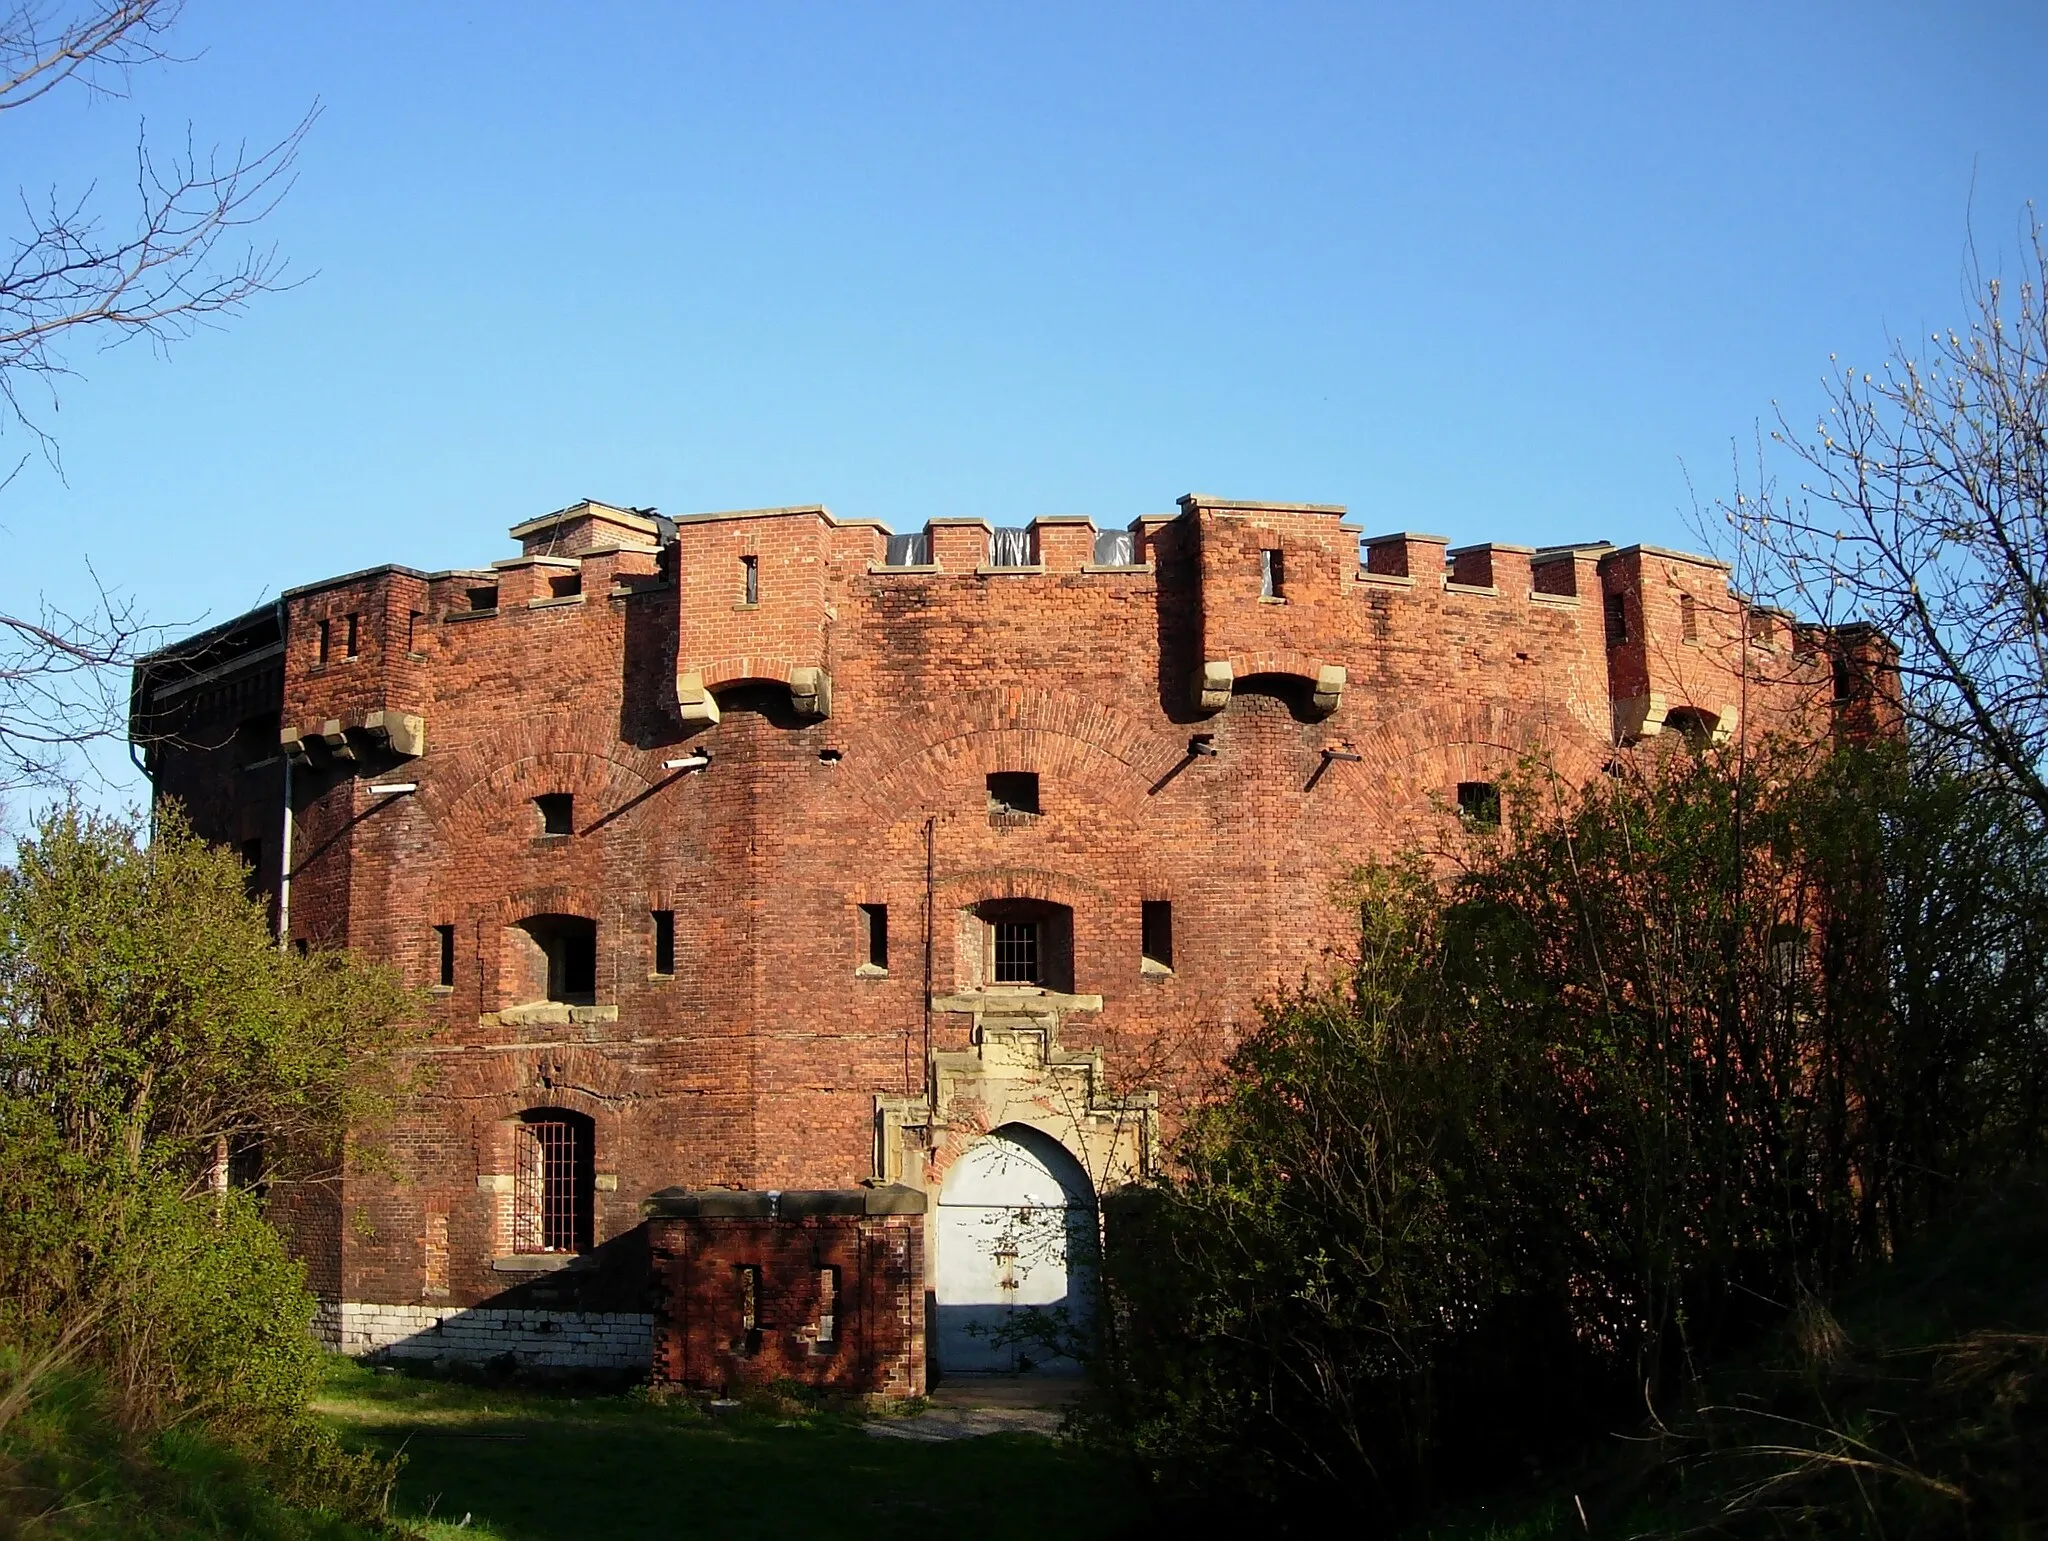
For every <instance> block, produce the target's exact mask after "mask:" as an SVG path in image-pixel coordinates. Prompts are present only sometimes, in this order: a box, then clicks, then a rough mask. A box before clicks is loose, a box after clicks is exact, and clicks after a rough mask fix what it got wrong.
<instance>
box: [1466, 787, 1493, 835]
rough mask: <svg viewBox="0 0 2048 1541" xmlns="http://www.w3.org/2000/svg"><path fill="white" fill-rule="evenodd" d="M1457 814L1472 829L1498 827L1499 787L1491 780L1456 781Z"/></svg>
mask: <svg viewBox="0 0 2048 1541" xmlns="http://www.w3.org/2000/svg"><path fill="white" fill-rule="evenodd" d="M1458 814H1459V817H1461V818H1463V819H1464V821H1465V822H1466V823H1467V824H1468V825H1470V826H1471V827H1472V828H1473V829H1499V828H1500V788H1499V787H1497V786H1495V785H1494V784H1493V783H1492V782H1491V781H1461V782H1459V783H1458Z"/></svg>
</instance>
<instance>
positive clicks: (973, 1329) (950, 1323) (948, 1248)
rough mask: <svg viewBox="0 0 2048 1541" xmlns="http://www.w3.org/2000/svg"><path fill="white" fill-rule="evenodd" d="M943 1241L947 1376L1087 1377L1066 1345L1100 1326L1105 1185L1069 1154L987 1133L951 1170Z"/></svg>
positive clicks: (940, 1289)
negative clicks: (1098, 1213)
mask: <svg viewBox="0 0 2048 1541" xmlns="http://www.w3.org/2000/svg"><path fill="white" fill-rule="evenodd" d="M934 1242H935V1247H936V1251H937V1254H938V1255H937V1259H936V1262H937V1267H936V1269H935V1278H936V1281H937V1282H936V1289H935V1292H934V1293H935V1295H936V1303H937V1306H938V1352H939V1369H940V1370H941V1372H945V1371H951V1372H953V1373H955V1374H960V1373H974V1372H982V1373H986V1372H990V1371H1009V1372H1016V1371H1027V1372H1038V1373H1047V1374H1068V1375H1071V1374H1074V1373H1076V1372H1077V1371H1078V1370H1079V1369H1080V1366H1079V1365H1078V1364H1077V1363H1076V1362H1075V1361H1074V1360H1073V1359H1072V1358H1071V1357H1069V1356H1067V1355H1065V1354H1063V1353H1061V1352H1059V1339H1060V1338H1061V1337H1063V1336H1070V1335H1071V1334H1074V1333H1077V1332H1082V1331H1085V1330H1086V1329H1087V1327H1088V1325H1089V1321H1090V1315H1091V1311H1092V1307H1093V1290H1092V1287H1091V1284H1092V1271H1093V1264H1094V1258H1095V1252H1096V1229H1095V1185H1094V1184H1093V1183H1092V1182H1090V1181H1089V1180H1088V1174H1087V1172H1086V1171H1085V1170H1083V1169H1082V1166H1081V1163H1080V1162H1078V1161H1076V1160H1075V1159H1074V1158H1073V1156H1072V1155H1071V1154H1069V1153H1068V1151H1067V1149H1066V1147H1065V1146H1063V1145H1061V1144H1060V1143H1059V1141H1057V1140H1055V1139H1053V1138H1052V1137H1051V1136H1050V1135H1045V1134H1041V1133H1039V1132H1038V1131H1037V1130H1036V1129H1029V1128H1026V1127H1025V1126H1023V1125H1021V1124H1005V1125H1004V1126H1003V1127H1002V1128H1000V1129H997V1130H995V1131H993V1132H992V1133H990V1134H987V1135H984V1136H983V1137H982V1138H981V1139H980V1140H978V1141H976V1142H975V1144H973V1145H972V1146H970V1147H969V1148H968V1150H967V1153H966V1154H965V1155H963V1156H962V1157H960V1159H959V1160H958V1161H955V1162H954V1163H953V1166H952V1169H951V1170H950V1171H948V1172H947V1173H946V1181H945V1185H944V1187H942V1188H941V1189H940V1190H939V1208H938V1225H937V1228H936V1235H935V1238H934Z"/></svg>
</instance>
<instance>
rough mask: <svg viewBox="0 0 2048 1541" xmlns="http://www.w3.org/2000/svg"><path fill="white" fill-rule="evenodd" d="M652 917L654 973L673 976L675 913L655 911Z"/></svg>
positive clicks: (674, 969) (672, 911)
mask: <svg viewBox="0 0 2048 1541" xmlns="http://www.w3.org/2000/svg"><path fill="white" fill-rule="evenodd" d="M652 913H653V915H654V972H655V973H657V974H673V973H674V972H675V971H676V912H675V911H674V910H655V911H653V912H652Z"/></svg>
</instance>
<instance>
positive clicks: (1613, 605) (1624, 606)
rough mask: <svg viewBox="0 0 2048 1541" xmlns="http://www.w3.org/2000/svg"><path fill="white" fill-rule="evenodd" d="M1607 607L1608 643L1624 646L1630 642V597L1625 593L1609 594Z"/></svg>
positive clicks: (1610, 645) (1612, 645) (1614, 645)
mask: <svg viewBox="0 0 2048 1541" xmlns="http://www.w3.org/2000/svg"><path fill="white" fill-rule="evenodd" d="M1606 608H1607V645H1608V646H1609V647H1622V646H1625V645H1626V644H1627V642H1628V597H1627V596H1626V595H1623V594H1609V595H1608V596H1607V599H1606Z"/></svg>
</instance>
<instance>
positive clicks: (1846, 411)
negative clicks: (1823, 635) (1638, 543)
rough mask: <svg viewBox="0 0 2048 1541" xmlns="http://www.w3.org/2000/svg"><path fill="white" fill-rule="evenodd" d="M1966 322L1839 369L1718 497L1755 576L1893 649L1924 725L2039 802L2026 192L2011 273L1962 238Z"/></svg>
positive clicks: (2040, 610)
mask: <svg viewBox="0 0 2048 1541" xmlns="http://www.w3.org/2000/svg"><path fill="white" fill-rule="evenodd" d="M1966 274H1967V278H1966V284H1965V293H1966V299H1967V302H1968V304H1967V309H1968V311H1969V316H1968V320H1967V322H1966V324H1965V326H1964V328H1963V329H1962V330H1961V331H1945V332H1936V333H1934V334H1933V335H1932V336H1931V337H1930V338H1929V339H1928V345H1927V348H1926V350H1925V353H1924V355H1923V354H1922V352H1921V350H1920V349H1919V348H1918V347H1917V346H1913V347H1909V346H1908V345H1906V344H1905V343H1904V342H1902V341H1895V342H1894V344H1893V347H1892V352H1891V356H1890V357H1889V359H1888V360H1887V361H1886V363H1885V365H1884V366H1883V368H1882V369H1880V370H1879V371H1877V372H1876V373H1867V372H1862V371H1858V370H1856V369H1854V368H1850V367H1845V366H1839V365H1838V367H1837V371H1836V373H1835V374H1834V377H1833V378H1832V379H1831V381H1830V382H1829V385H1828V392H1827V395H1828V405H1827V410H1826V411H1825V412H1824V413H1822V415H1821V417H1820V419H1819V421H1818V423H1817V424H1816V425H1815V427H1814V428H1813V429H1812V430H1811V431H1810V432H1800V431H1797V430H1795V429H1794V428H1793V427H1792V426H1791V424H1790V423H1789V422H1787V421H1786V420H1785V419H1784V418H1783V416H1782V414H1781V416H1780V419H1779V425H1778V429H1777V431H1776V432H1775V433H1773V435H1772V438H1773V440H1774V441H1775V442H1776V443H1778V444H1780V445H1782V446H1784V447H1785V448H1787V449H1789V450H1790V451H1791V453H1792V454H1793V456H1794V457H1795V458H1796V460H1797V461H1798V462H1799V464H1800V466H1801V474H1802V475H1803V476H1806V477H1808V478H1809V479H1808V480H1805V481H1802V482H1801V484H1800V486H1799V488H1798V490H1797V492H1796V493H1795V494H1786V493H1781V492H1780V491H1779V490H1778V488H1777V487H1776V486H1775V485H1774V484H1773V483H1771V482H1770V481H1768V480H1766V481H1765V482H1764V483H1763V484H1762V486H1761V487H1760V489H1759V490H1758V493H1757V494H1756V495H1754V496H1752V495H1749V494H1746V493H1745V494H1739V495H1738V496H1737V497H1736V499H1735V500H1734V502H1733V503H1732V504H1724V505H1723V507H1722V512H1723V513H1724V514H1725V515H1726V517H1727V518H1728V519H1729V520H1730V521H1731V522H1732V523H1733V525H1734V526H1735V530H1736V536H1737V539H1738V541H1739V542H1740V544H1741V545H1742V546H1743V547H1744V548H1745V549H1746V554H1747V556H1748V558H1749V564H1750V565H1751V566H1752V568H1753V572H1754V575H1755V581H1756V582H1757V585H1758V587H1759V588H1760V589H1763V590H1766V591H1771V590H1775V593H1773V594H1772V595H1771V597H1773V598H1776V599H1778V600H1779V601H1780V602H1783V603H1796V607H1797V608H1800V609H1802V610H1804V611H1806V612H1807V613H1809V614H1814V615H1818V616H1819V617H1820V618H1821V619H1823V620H1824V621H1829V622H1845V621H1846V622H1856V621H1860V622H1865V623H1868V624H1870V625H1872V626H1875V627H1876V628H1878V629H1879V630H1880V631H1881V632H1883V633H1884V634H1885V635H1886V636H1888V637H1889V638H1890V639H1891V641H1892V643H1893V644H1894V645H1895V646H1896V647H1897V648H1898V649H1899V669H1900V683H1901V686H1902V691H1903V696H1904V702H1903V704H1904V708H1905V710H1906V712H1907V714H1908V719H1909V721H1910V722H1911V723H1912V724H1913V726H1914V727H1915V728H1916V729H1917V730H1918V731H1919V732H1920V733H1921V735H1922V737H1923V742H1927V743H1929V744H1931V745H1939V746H1942V747H1945V748H1946V749H1948V750H1949V751H1951V752H1953V753H1955V754H1957V755H1958V756H1960V757H1961V759H1962V760H1963V761H1964V763H1968V764H1973V765H1977V766H1981V767H1984V768H1987V769H1988V770H1990V771H1992V772H1994V773H1996V774H1999V775H2002V776H2005V777H2009V778H2010V779H2011V781H2012V783H2013V784H2014V785H2015V786H2016V787H2017V788H2018V789H2019V790H2020V791H2021V792H2022V794H2023V795H2024V796H2025V797H2026V798H2027V800H2028V801H2029V802H2030V803H2031V804H2032V805H2033V806H2034V807H2035V808H2036V809H2037V810H2038V811H2039V812H2040V813H2041V815H2042V816H2043V817H2044V818H2048V779H2044V762H2043V757H2044V754H2048V249H2044V244H2043V237H2042V228H2041V225H2040V222H2039V220H2038V218H2037V217H2036V216H2035V215H2034V212H2033V210H2032V209H2031V208H2029V210H2028V213H2027V219H2026V225H2025V231H2024V239H2023V241H2022V246H2021V258H2020V262H2019V273H2018V281H2017V283H2016V284H2014V283H2012V282H2009V281H2008V280H2006V279H2003V278H2000V277H1998V276H1996V275H1992V274H1987V273H1986V272H1985V270H1984V267H1983V265H1982V263H1981V261H1980V259H1979V257H1978V255H1977V252H1976V249H1975V246H1974V244H1973V245H1972V247H1971V249H1970V253H1969V258H1968V265H1967V268H1966Z"/></svg>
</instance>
